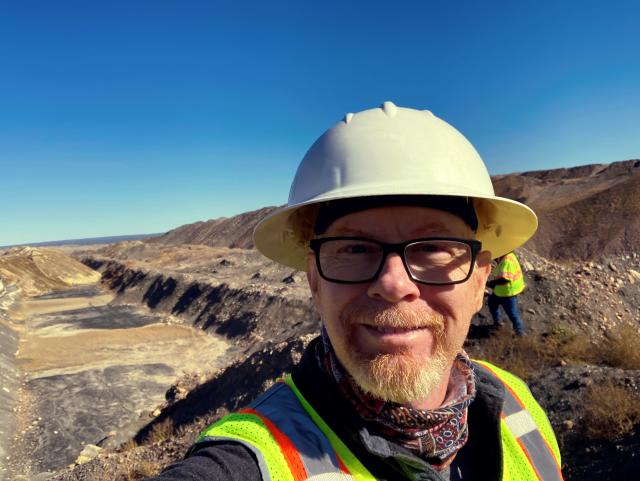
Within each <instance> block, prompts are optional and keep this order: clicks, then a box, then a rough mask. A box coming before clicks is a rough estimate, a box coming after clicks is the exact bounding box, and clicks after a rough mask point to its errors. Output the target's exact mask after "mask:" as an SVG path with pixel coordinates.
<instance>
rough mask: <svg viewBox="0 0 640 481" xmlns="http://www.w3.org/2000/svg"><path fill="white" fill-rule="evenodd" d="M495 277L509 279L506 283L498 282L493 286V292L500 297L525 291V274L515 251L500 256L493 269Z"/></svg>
mask: <svg viewBox="0 0 640 481" xmlns="http://www.w3.org/2000/svg"><path fill="white" fill-rule="evenodd" d="M493 277H494V278H495V279H500V278H501V279H507V280H508V281H509V282H507V283H506V284H498V285H497V286H495V287H494V288H493V293H494V294H495V295H496V296H498V297H511V296H516V295H518V294H520V293H521V292H522V291H524V276H523V275H522V268H521V267H520V263H519V262H518V258H517V257H516V255H515V254H514V253H513V252H509V253H508V254H507V255H506V256H503V257H501V258H500V261H499V262H498V265H497V266H496V268H495V269H494V270H493Z"/></svg>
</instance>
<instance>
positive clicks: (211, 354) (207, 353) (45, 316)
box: [6, 286, 229, 479]
mask: <svg viewBox="0 0 640 481" xmlns="http://www.w3.org/2000/svg"><path fill="white" fill-rule="evenodd" d="M112 299H113V294H110V293H105V292H104V291H102V290H101V289H99V288H98V287H97V286H94V287H90V288H86V287H83V288H80V289H68V290H64V291H60V292H56V293H53V294H49V295H45V296H40V297H36V298H32V299H29V300H25V301H24V302H23V303H22V304H21V306H20V310H19V312H18V317H21V318H22V321H21V323H20V331H21V332H20V341H19V346H18V352H17V359H16V360H17V364H18V366H19V367H20V368H21V369H22V371H23V373H24V379H23V382H22V385H21V386H20V388H19V391H18V402H17V405H18V409H17V412H16V424H17V434H16V436H15V438H14V439H13V444H14V445H13V449H12V453H13V454H12V456H11V457H10V459H9V460H7V463H6V465H7V469H8V472H9V473H10V476H13V477H9V478H7V479H32V478H33V479H35V478H36V477H40V478H43V479H45V478H46V477H47V475H46V474H44V473H47V472H53V471H55V470H58V469H61V468H64V467H66V466H67V465H69V464H70V463H73V462H74V460H75V459H76V458H77V457H78V454H79V453H80V452H81V451H82V449H83V448H84V447H85V445H87V444H96V443H98V444H103V445H110V444H118V443H120V442H122V441H124V440H126V439H129V438H131V437H132V436H133V435H134V434H135V433H136V432H137V431H138V429H139V428H140V427H141V426H143V425H145V424H146V423H148V422H149V420H150V419H151V414H150V413H152V412H153V411H154V410H155V408H156V407H157V406H158V405H160V404H162V403H163V402H164V400H165V392H166V389H167V386H170V385H171V384H172V383H173V382H174V381H175V379H176V378H178V377H180V376H184V375H185V374H186V373H191V374H192V375H193V374H194V373H195V374H197V373H204V372H208V371H210V370H213V369H216V368H217V367H218V363H219V362H220V359H222V358H224V356H225V355H228V354H229V352H228V343H226V342H225V341H224V340H222V339H221V338H219V337H217V336H210V335H207V334H205V333H203V332H200V331H198V330H195V329H192V328H189V327H186V326H183V325H179V324H173V323H170V322H167V321H168V320H167V316H160V315H158V314H150V313H147V312H144V311H142V310H141V309H139V308H136V307H133V306H130V305H116V306H112V305H110V304H109V302H110V301H111V300H112ZM169 321H170V319H169ZM202 359H206V360H207V361H206V363H203V362H202Z"/></svg>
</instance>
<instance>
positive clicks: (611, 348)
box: [473, 324, 640, 380]
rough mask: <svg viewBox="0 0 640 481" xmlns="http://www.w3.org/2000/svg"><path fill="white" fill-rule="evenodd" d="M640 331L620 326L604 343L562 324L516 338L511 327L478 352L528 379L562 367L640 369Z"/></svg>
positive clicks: (501, 331) (500, 331)
mask: <svg viewBox="0 0 640 481" xmlns="http://www.w3.org/2000/svg"><path fill="white" fill-rule="evenodd" d="M638 346H640V330H639V329H638V328H637V327H634V326H632V325H630V324H623V325H621V326H620V327H618V328H616V329H615V330H614V331H612V332H611V333H610V334H609V336H608V337H607V338H605V339H603V340H594V339H591V338H590V337H589V336H588V335H587V334H585V333H583V332H580V331H576V330H574V329H572V328H571V327H569V326H567V325H565V324H558V325H556V326H554V328H553V329H552V330H551V331H550V332H547V333H542V334H535V333H534V334H529V335H527V336H523V337H516V336H515V335H514V334H513V332H512V330H511V327H510V326H505V327H502V328H500V329H498V330H497V331H496V332H495V333H494V334H493V335H492V336H491V337H490V338H489V339H487V341H486V342H484V343H483V345H482V347H481V349H480V350H479V351H478V352H477V353H475V352H474V353H473V354H474V355H477V356H478V357H480V358H482V359H486V360H488V361H490V362H495V363H496V364H497V365H500V366H504V367H505V368H507V369H509V370H510V371H511V372H512V373H514V374H516V375H517V376H519V377H521V378H522V379H525V380H526V379H528V378H529V377H531V375H533V374H535V372H536V371H538V370H540V369H543V368H545V367H552V366H558V365H565V364H579V363H589V364H594V365H602V364H606V365H608V366H611V367H617V368H621V369H640V349H638Z"/></svg>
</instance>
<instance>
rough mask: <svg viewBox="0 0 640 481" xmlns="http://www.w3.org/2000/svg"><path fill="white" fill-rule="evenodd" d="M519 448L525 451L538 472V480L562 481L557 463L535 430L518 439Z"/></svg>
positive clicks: (540, 435) (538, 432)
mask: <svg viewBox="0 0 640 481" xmlns="http://www.w3.org/2000/svg"><path fill="white" fill-rule="evenodd" d="M518 439H519V440H520V442H521V443H522V444H521V446H522V447H524V449H525V450H526V451H527V454H528V455H529V459H531V462H532V463H533V465H534V467H535V470H536V471H537V472H538V476H540V479H543V480H545V481H562V474H561V473H560V468H559V467H558V463H556V460H555V458H554V457H553V455H552V454H551V453H550V451H549V448H548V447H547V444H546V442H545V440H544V438H543V437H542V434H541V433H540V431H538V430H537V429H536V430H535V431H531V432H530V433H527V434H525V435H524V436H522V437H520V438H518Z"/></svg>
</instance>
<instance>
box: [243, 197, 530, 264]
mask: <svg viewBox="0 0 640 481" xmlns="http://www.w3.org/2000/svg"><path fill="white" fill-rule="evenodd" d="M403 193H407V192H403ZM354 194H355V195H345V194H344V192H343V193H342V194H341V196H340V198H342V199H345V198H355V197H369V196H363V195H358V193H354ZM421 194H422V195H424V191H423V192H416V193H415V194H414V195H421ZM377 195H380V194H377ZM447 195H448V196H453V197H470V198H472V199H473V200H474V206H475V209H476V214H477V216H478V221H479V225H478V230H477V234H476V238H477V240H479V241H480V242H482V250H487V251H490V252H491V257H492V258H496V257H500V256H502V255H504V254H507V253H509V252H511V251H513V250H514V249H516V248H517V247H519V246H521V245H522V244H524V243H525V242H526V241H527V240H529V239H530V238H531V236H533V234H534V233H535V231H536V229H537V227H538V219H537V217H536V214H535V213H534V212H533V210H531V209H530V208H529V207H527V206H526V205H524V204H522V203H520V202H517V201H515V200H512V199H507V198H505V197H497V196H485V195H471V196H470V195H468V194H449V193H448V194H447ZM330 197H331V196H322V197H319V198H314V199H312V200H310V201H307V202H302V203H299V204H295V205H289V206H285V207H282V208H280V209H278V210H275V211H274V212H272V213H271V214H269V215H268V216H267V217H265V218H264V219H262V221H260V223H259V224H258V225H257V226H256V228H255V230H254V232H253V240H254V243H255V245H256V248H257V249H258V250H259V251H260V252H262V254H264V255H265V256H266V257H268V258H270V259H272V260H274V261H276V262H279V263H280V264H284V265H285V266H288V267H292V268H294V269H297V270H301V271H306V270H307V261H306V257H307V254H308V252H309V246H308V245H307V244H304V243H303V242H301V241H300V236H299V235H298V234H297V233H296V232H295V226H294V225H293V224H292V222H291V219H292V216H293V215H294V214H295V213H296V212H297V211H298V210H300V209H302V208H304V207H307V206H311V205H314V204H319V203H321V202H324V201H327V200H331V198H330Z"/></svg>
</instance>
